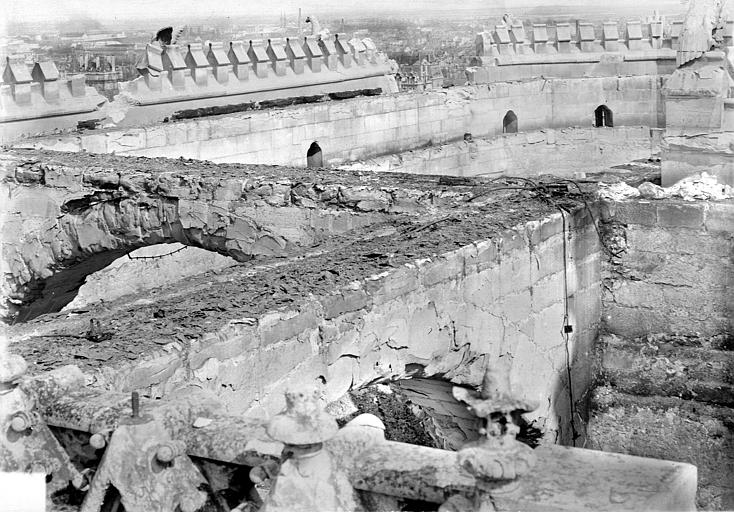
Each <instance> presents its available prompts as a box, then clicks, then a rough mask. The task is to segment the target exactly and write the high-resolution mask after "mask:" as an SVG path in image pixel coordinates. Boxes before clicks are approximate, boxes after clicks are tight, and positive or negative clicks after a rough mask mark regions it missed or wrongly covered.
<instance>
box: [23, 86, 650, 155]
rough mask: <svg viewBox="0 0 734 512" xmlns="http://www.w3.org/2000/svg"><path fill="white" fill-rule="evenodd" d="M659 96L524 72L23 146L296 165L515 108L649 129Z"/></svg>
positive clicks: (542, 119)
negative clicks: (483, 81) (315, 154)
mask: <svg viewBox="0 0 734 512" xmlns="http://www.w3.org/2000/svg"><path fill="white" fill-rule="evenodd" d="M659 98H660V80H659V79H658V78H657V77H655V76H637V77H606V78H580V79H534V80H528V81H525V82H506V83H503V82H500V83H494V84H491V85H482V86H474V87H455V88H451V89H448V90H445V91H432V92H425V93H421V94H414V93H409V94H397V95H385V96H377V97H373V98H355V99H350V100H344V101H340V102H326V103H317V104H309V105H299V106H292V107H286V108H284V109H273V110H268V111H262V112H246V113H241V114H234V115H226V116H216V117H212V118H205V119H195V120H188V121H182V122H172V123H164V124H159V125H156V126H151V127H147V128H127V129H119V130H112V129H107V130H97V131H94V132H88V133H83V134H80V135H63V136H49V137H46V138H41V139H32V140H28V141H27V142H25V143H23V145H29V144H30V145H33V146H35V147H40V148H46V149H56V150H61V151H81V150H87V151H89V152H92V153H111V152H113V151H114V152H115V153H116V154H125V155H137V156H148V157H157V156H166V157H184V158H197V159H205V160H212V161H215V162H240V163H254V164H262V163H267V164H281V165H296V166H305V165H306V152H307V150H308V148H309V147H310V145H311V143H312V142H314V141H318V143H319V146H320V147H321V149H322V151H323V153H324V162H327V163H329V164H339V163H343V162H346V161H354V160H359V159H364V158H371V157H374V156H379V155H385V154H390V153H399V152H401V151H406V150H411V149H415V148H419V147H422V146H425V145H426V144H442V143H445V142H448V141H452V140H461V139H462V138H463V136H464V133H467V132H469V133H471V134H473V135H474V136H475V137H491V136H495V135H499V134H501V133H502V132H503V127H502V119H503V117H504V116H505V114H506V113H507V111H508V110H512V111H513V112H514V113H515V114H516V115H517V117H518V123H519V126H520V131H533V130H541V129H546V128H566V127H569V126H582V127H588V126H593V123H594V109H596V108H597V107H598V106H599V105H601V104H605V105H607V106H608V107H609V108H610V109H612V111H613V112H614V121H615V125H616V126H647V127H659V126H663V124H664V123H661V121H660V118H661V117H662V114H661V112H662V105H661V104H660V102H659V101H658V100H659Z"/></svg>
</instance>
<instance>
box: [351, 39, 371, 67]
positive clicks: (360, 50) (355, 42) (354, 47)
mask: <svg viewBox="0 0 734 512" xmlns="http://www.w3.org/2000/svg"><path fill="white" fill-rule="evenodd" d="M349 50H350V51H351V53H352V58H353V59H354V62H355V63H356V64H357V66H364V65H365V63H366V62H367V58H366V56H365V51H366V50H367V49H366V48H365V46H364V43H363V42H362V41H360V40H359V39H358V38H356V37H353V38H352V39H350V40H349Z"/></svg>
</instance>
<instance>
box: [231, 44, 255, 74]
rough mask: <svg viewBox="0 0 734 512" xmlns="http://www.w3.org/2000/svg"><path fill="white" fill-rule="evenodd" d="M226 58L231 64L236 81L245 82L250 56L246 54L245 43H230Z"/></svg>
mask: <svg viewBox="0 0 734 512" xmlns="http://www.w3.org/2000/svg"><path fill="white" fill-rule="evenodd" d="M227 58H229V62H230V63H231V64H232V70H233V71H234V75H235V76H236V77H237V79H238V80H247V78H248V75H249V70H250V56H249V55H248V54H247V48H245V43H244V42H242V41H232V42H230V43H229V52H228V53H227Z"/></svg>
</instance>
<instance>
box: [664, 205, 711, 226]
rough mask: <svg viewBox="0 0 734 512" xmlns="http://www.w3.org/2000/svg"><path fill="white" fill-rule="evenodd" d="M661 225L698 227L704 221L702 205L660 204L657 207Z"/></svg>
mask: <svg viewBox="0 0 734 512" xmlns="http://www.w3.org/2000/svg"><path fill="white" fill-rule="evenodd" d="M657 217H658V223H659V225H660V226H661V227H673V228H693V229H700V228H702V227H703V222H704V209H703V205H695V204H660V205H658V207H657Z"/></svg>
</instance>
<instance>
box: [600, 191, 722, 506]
mask: <svg viewBox="0 0 734 512" xmlns="http://www.w3.org/2000/svg"><path fill="white" fill-rule="evenodd" d="M602 212H603V214H604V220H605V223H604V227H605V238H606V240H607V241H608V243H609V246H610V248H611V249H612V250H614V252H615V253H616V256H613V257H612V258H611V261H610V262H608V263H605V264H604V269H603V275H604V286H603V295H602V301H603V315H602V318H603V323H602V325H603V328H604V330H606V331H608V332H607V334H605V335H604V336H602V337H601V338H600V339H599V341H598V343H597V348H596V350H597V363H596V367H595V372H594V373H595V378H594V383H595V386H596V389H595V390H594V391H593V392H592V394H591V400H590V421H589V424H588V429H587V435H588V437H587V441H588V445H587V446H588V447H590V448H594V449H598V450H604V451H609V452H617V453H625V454H629V455H636V456H641V457H654V458H658V459H668V460H676V461H681V462H687V463H690V464H695V465H696V467H697V468H698V493H697V500H696V505H697V507H698V508H699V509H700V510H731V509H732V507H734V485H733V484H734V429H733V428H732V425H734V422H733V421H732V420H733V419H734V408H732V406H734V386H733V382H732V367H733V366H732V362H733V361H734V357H733V354H732V349H733V348H734V345H733V344H732V339H733V338H732V332H734V330H733V329H732V327H733V323H732V322H733V320H732V319H734V314H733V313H734V277H733V276H734V202H732V201H731V200H729V201H726V202H713V201H696V202H684V201H680V200H678V201H673V200H660V201H646V200H630V201H621V202H609V203H605V204H603V205H602Z"/></svg>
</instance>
